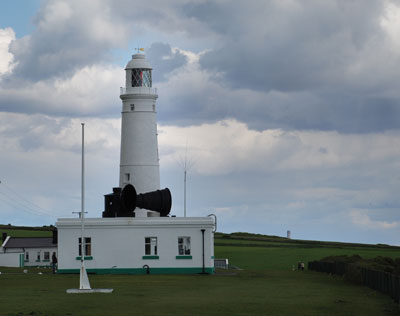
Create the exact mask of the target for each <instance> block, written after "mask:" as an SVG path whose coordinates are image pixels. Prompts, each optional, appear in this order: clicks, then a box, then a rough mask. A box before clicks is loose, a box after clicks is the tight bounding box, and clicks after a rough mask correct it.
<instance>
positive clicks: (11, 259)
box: [0, 252, 23, 268]
mask: <svg viewBox="0 0 400 316" xmlns="http://www.w3.org/2000/svg"><path fill="white" fill-rule="evenodd" d="M21 254H22V255H23V253H20V252H2V253H0V267H17V268H18V267H20V255H21Z"/></svg>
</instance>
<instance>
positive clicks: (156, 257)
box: [142, 256, 160, 260]
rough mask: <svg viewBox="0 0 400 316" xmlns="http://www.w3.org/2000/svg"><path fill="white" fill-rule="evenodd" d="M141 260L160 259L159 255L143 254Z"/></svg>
mask: <svg viewBox="0 0 400 316" xmlns="http://www.w3.org/2000/svg"><path fill="white" fill-rule="evenodd" d="M142 259H143V260H152V259H160V257H159V256H143V257H142Z"/></svg>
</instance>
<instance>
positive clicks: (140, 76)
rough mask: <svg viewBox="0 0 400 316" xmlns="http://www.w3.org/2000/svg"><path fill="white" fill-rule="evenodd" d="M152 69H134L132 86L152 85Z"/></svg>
mask: <svg viewBox="0 0 400 316" xmlns="http://www.w3.org/2000/svg"><path fill="white" fill-rule="evenodd" d="M151 82H152V80H151V69H140V68H138V69H132V87H151Z"/></svg>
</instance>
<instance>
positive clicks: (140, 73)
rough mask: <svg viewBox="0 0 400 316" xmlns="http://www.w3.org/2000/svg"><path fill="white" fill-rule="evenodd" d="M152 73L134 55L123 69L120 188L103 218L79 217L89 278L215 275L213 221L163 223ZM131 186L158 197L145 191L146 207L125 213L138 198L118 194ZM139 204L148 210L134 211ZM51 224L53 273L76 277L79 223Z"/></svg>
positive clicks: (167, 200)
mask: <svg viewBox="0 0 400 316" xmlns="http://www.w3.org/2000/svg"><path fill="white" fill-rule="evenodd" d="M151 70H152V68H151V66H150V65H149V63H148V62H147V61H146V58H145V56H144V55H142V54H135V55H133V56H132V60H131V61H130V62H129V63H128V65H127V66H126V68H125V71H126V87H125V88H121V99H122V127H121V157H120V158H121V159H120V188H114V189H113V193H111V194H107V195H106V196H105V208H106V210H105V212H103V218H89V219H85V235H84V236H85V237H84V248H85V251H84V252H85V253H84V254H83V255H84V259H85V267H86V269H87V270H88V272H92V273H101V274H103V273H123V274H125V273H129V274H143V273H163V274H164V273H213V272H214V235H213V231H214V229H215V223H214V218H212V217H192V218H190V217H184V218H179V217H168V214H169V211H170V208H171V195H170V192H169V190H168V189H164V190H159V189H160V171H159V163H158V145H157V121H156V106H155V101H156V99H157V97H158V96H157V94H156V90H155V89H154V88H153V87H152V80H151ZM132 185H133V186H134V187H135V188H136V191H137V192H138V193H144V194H145V193H147V192H149V191H156V190H157V192H152V193H154V194H152V193H148V194H147V197H146V198H145V200H146V203H144V202H143V201H144V200H143V199H142V198H141V197H140V196H139V195H138V200H141V201H142V204H140V203H139V202H138V204H135V205H136V206H137V208H136V209H135V206H133V209H131V208H129V207H128V208H127V207H125V208H124V206H122V205H128V204H131V203H130V202H132V203H133V201H136V200H137V199H136V192H135V194H134V195H133V196H132V195H131V194H129V195H126V196H129V197H132V198H126V196H125V197H124V195H123V194H122V195H121V194H120V193H121V189H122V188H123V189H124V190H122V192H128V193H129V192H134V191H135V189H134V188H133V187H132ZM127 189H129V190H127ZM127 201H128V202H127ZM156 201H157V203H153V202H156ZM136 202H137V201H136ZM136 202H135V203H136ZM143 205H145V206H146V207H144V208H146V209H140V208H139V207H143ZM157 205H160V206H157ZM166 206H168V207H166ZM165 209H167V210H166V211H165ZM121 210H122V211H121ZM149 210H152V211H149ZM164 211H165V212H164ZM160 213H161V214H162V215H164V216H160ZM56 226H57V229H58V273H78V272H79V268H80V266H81V253H80V252H81V250H80V249H81V247H80V244H81V236H82V235H81V234H82V233H81V220H80V219H78V218H76V219H66V218H63V219H59V220H58V221H57V223H56Z"/></svg>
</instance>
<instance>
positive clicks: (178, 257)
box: [175, 256, 192, 259]
mask: <svg viewBox="0 0 400 316" xmlns="http://www.w3.org/2000/svg"><path fill="white" fill-rule="evenodd" d="M175 258H176V259H192V256H176V257H175Z"/></svg>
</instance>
